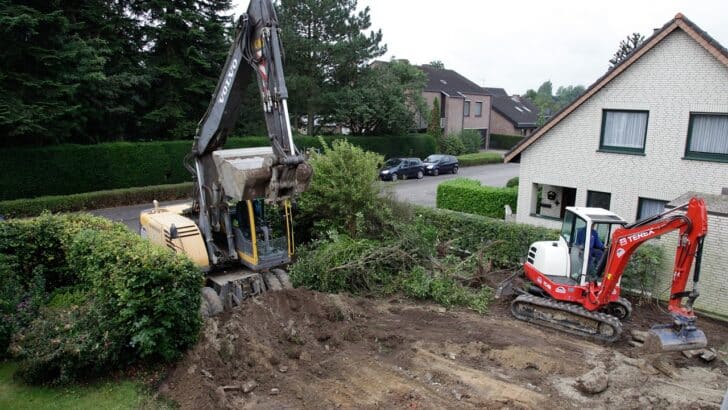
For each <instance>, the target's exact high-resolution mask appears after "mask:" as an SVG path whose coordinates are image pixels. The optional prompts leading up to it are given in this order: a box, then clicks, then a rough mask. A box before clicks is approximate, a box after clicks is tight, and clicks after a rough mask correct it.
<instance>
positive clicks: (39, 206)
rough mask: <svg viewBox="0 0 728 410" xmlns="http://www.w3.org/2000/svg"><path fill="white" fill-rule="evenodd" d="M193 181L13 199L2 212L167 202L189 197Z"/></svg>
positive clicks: (22, 213) (0, 206) (33, 213)
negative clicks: (156, 201) (154, 201)
mask: <svg viewBox="0 0 728 410" xmlns="http://www.w3.org/2000/svg"><path fill="white" fill-rule="evenodd" d="M191 194H192V183H191V182H184V183H181V184H173V185H158V186H148V187H141V188H123V189H113V190H109V191H96V192H87V193H83V194H72V195H58V196H42V197H40V198H32V199H14V200H11V201H2V202H0V215H3V216H5V217H15V218H19V217H27V216H37V215H40V214H41V213H43V211H50V212H75V211H83V210H89V209H100V208H107V207H112V206H122V205H134V204H141V203H145V202H148V203H149V204H150V206H151V203H152V201H153V200H155V199H157V200H160V201H168V200H172V199H184V198H189V197H190V195H191Z"/></svg>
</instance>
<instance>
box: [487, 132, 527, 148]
mask: <svg viewBox="0 0 728 410" xmlns="http://www.w3.org/2000/svg"><path fill="white" fill-rule="evenodd" d="M523 138H524V137H522V136H520V135H503V134H490V143H489V146H488V148H489V149H511V148H513V147H515V146H516V144H518V143H519V142H521V140H523Z"/></svg>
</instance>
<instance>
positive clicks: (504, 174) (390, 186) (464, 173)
mask: <svg viewBox="0 0 728 410" xmlns="http://www.w3.org/2000/svg"><path fill="white" fill-rule="evenodd" d="M516 176H518V164H492V165H480V166H476V167H464V168H460V170H459V172H458V174H457V175H452V174H447V175H438V176H436V177H434V176H425V177H424V178H423V179H410V180H406V181H397V182H380V183H381V184H382V186H383V187H384V189H385V190H388V191H390V192H391V193H392V194H393V195H394V198H395V199H397V200H399V201H405V202H409V203H413V204H417V205H424V206H430V207H434V206H435V195H436V193H437V185H439V184H440V183H441V182H443V181H447V180H448V179H452V178H456V177H464V178H470V179H477V180H478V181H480V182H481V183H482V184H483V185H489V186H505V184H506V182H508V180H509V179H511V178H513V177H516ZM182 202H185V201H184V200H183V201H172V202H162V203H161V205H167V204H175V203H182ZM151 207H152V204H151V203H149V204H142V205H132V206H121V207H116V208H106V209H97V210H95V211H91V213H92V214H94V215H98V216H103V217H105V218H109V219H112V220H114V221H118V222H123V223H124V224H125V225H126V226H128V227H129V229H131V230H133V231H134V232H136V231H138V230H139V213H140V212H141V211H142V210H144V209H149V208H151Z"/></svg>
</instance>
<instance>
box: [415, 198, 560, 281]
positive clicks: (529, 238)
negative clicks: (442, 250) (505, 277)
mask: <svg viewBox="0 0 728 410" xmlns="http://www.w3.org/2000/svg"><path fill="white" fill-rule="evenodd" d="M415 212H416V213H417V214H418V215H419V216H420V217H421V218H422V220H423V222H424V223H425V224H427V225H429V226H432V227H434V228H435V229H437V232H438V239H439V240H440V241H441V242H442V241H452V246H454V247H457V248H461V249H465V250H468V251H470V252H477V251H478V250H479V249H483V256H484V258H486V259H491V260H492V261H493V262H494V265H495V266H497V267H503V268H513V267H516V266H518V265H519V263H520V261H521V260H523V259H525V257H526V254H527V253H528V247H529V246H530V245H531V244H532V243H533V242H536V241H548V240H556V239H558V237H559V233H558V231H555V230H552V229H546V228H542V227H538V226H532V225H526V224H518V223H513V222H505V221H502V220H498V219H492V218H487V217H483V216H480V215H473V214H466V213H462V212H455V211H449V210H444V209H432V208H426V207H417V208H416V210H415ZM484 245H490V246H487V247H485V248H483V246H484Z"/></svg>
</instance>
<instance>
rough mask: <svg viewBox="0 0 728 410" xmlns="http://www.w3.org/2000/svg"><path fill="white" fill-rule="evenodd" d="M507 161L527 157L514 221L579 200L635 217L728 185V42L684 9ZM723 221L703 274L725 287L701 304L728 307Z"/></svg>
mask: <svg viewBox="0 0 728 410" xmlns="http://www.w3.org/2000/svg"><path fill="white" fill-rule="evenodd" d="M505 161H506V162H519V161H520V163H521V166H520V176H519V180H520V184H519V192H518V209H517V215H516V220H517V221H518V222H522V223H530V224H536V225H542V226H547V227H552V228H558V227H559V226H560V218H561V217H562V216H563V212H564V209H565V208H566V207H567V206H571V205H576V206H598V207H602V208H607V209H610V210H612V211H613V212H615V213H617V214H619V215H621V216H622V217H623V218H624V219H626V220H628V221H630V220H635V219H641V218H643V217H646V216H649V215H653V214H655V213H659V212H661V211H662V210H664V209H665V206H666V205H667V204H668V203H669V202H671V201H673V200H675V199H677V198H679V197H681V196H683V195H684V194H685V193H686V192H689V191H695V192H699V193H705V194H712V195H718V196H720V195H721V194H723V195H725V194H728V50H726V49H725V48H724V47H722V46H721V45H720V44H718V42H717V41H715V40H714V39H713V38H711V37H710V36H709V35H708V34H707V33H705V32H704V31H703V30H701V29H700V28H699V27H698V26H696V25H695V24H694V23H692V22H691V21H690V20H688V19H687V18H685V17H684V16H683V15H682V14H677V15H676V16H675V18H674V19H672V20H670V21H669V22H667V24H665V25H664V26H663V27H662V28H661V29H659V30H657V31H655V32H654V33H653V35H652V36H650V37H649V38H648V39H646V40H645V42H644V43H643V44H642V45H641V46H640V47H638V48H637V49H636V50H635V51H634V52H633V53H632V54H631V55H630V56H629V57H628V58H627V59H625V60H624V61H623V62H621V63H620V64H619V65H618V66H616V67H615V68H613V69H611V70H610V71H608V72H607V73H606V74H604V76H602V77H601V78H599V79H598V80H597V81H596V82H595V83H594V84H592V85H591V86H590V87H589V88H588V89H587V90H586V91H585V93H584V94H583V95H582V96H581V97H579V98H578V99H576V100H575V101H574V102H572V103H571V104H570V105H569V106H567V107H565V108H564V109H563V110H562V111H560V112H559V113H557V114H556V115H554V116H553V117H552V118H551V120H550V121H548V122H547V123H546V124H544V125H543V126H542V127H541V128H539V129H538V130H537V131H536V132H534V133H533V134H532V135H531V136H530V137H528V138H526V139H524V140H523V141H522V142H521V143H519V144H518V145H517V146H516V147H514V148H513V149H512V150H511V151H510V152H508V153H507V154H506V156H505ZM712 202H714V203H715V200H713V201H712ZM713 216H717V217H721V216H720V215H715V213H713ZM723 217H728V216H726V215H724V216H723ZM712 219H713V218H712V217H711V220H712ZM713 229H717V231H714V230H713ZM721 229H728V224H725V223H715V224H713V225H712V226H709V233H708V237H707V239H706V247H705V253H704V266H708V265H712V266H714V267H712V268H710V269H706V271H705V272H704V275H703V277H704V279H705V280H706V281H708V282H710V281H714V282H715V283H716V284H717V286H718V288H719V289H706V288H705V287H703V288H702V292H703V295H704V296H703V297H701V298H699V299H698V301H697V304H696V307H698V308H702V309H704V310H709V311H711V312H713V313H716V314H721V315H726V316H728V297H725V296H724V295H726V291H728V259H726V258H725V257H724V255H720V253H723V254H724V253H725V251H726V250H728V242H726V239H725V238H726V233H725V232H723V233H721V232H720V230H721ZM667 239H668V238H663V239H661V240H660V243H664V244H665V245H664V246H665V249H666V250H669V251H670V254H668V255H671V254H672V252H674V247H675V244H674V243H670V244H669V245H668V244H667ZM718 241H720V242H718ZM719 249H722V251H719ZM666 259H667V260H668V262H669V263H671V262H672V260H671V256H668V257H667V258H666ZM712 259H715V261H712ZM706 260H708V261H710V262H705V261H706ZM664 269H667V270H668V271H669V269H668V268H666V267H664ZM666 275H669V273H667V274H666ZM717 275H720V280H718V279H717V278H716V276H717ZM667 278H668V279H667V281H668V283H669V276H667ZM658 290H662V289H658ZM719 290H720V292H719Z"/></svg>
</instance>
